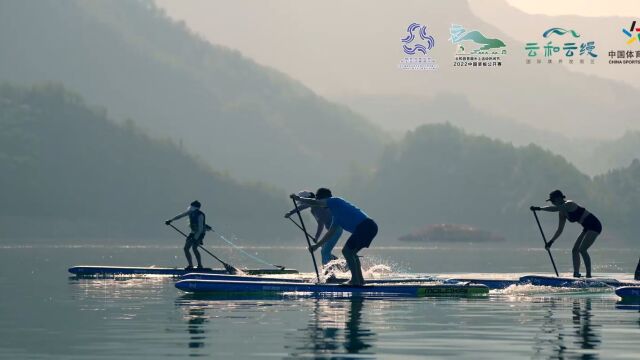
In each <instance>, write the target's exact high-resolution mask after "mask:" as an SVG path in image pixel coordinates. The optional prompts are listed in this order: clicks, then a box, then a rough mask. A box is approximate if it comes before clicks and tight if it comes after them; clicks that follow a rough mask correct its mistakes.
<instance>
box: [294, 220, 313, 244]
mask: <svg viewBox="0 0 640 360" xmlns="http://www.w3.org/2000/svg"><path fill="white" fill-rule="evenodd" d="M287 219H289V220H291V222H292V223H294V224H295V225H296V226H297V227H298V229H300V230H302V231H304V232H305V233H307V232H306V231H305V230H304V229H303V228H302V226H300V225H299V224H298V223H297V222H296V221H295V220H293V219H292V218H290V217H289V218H287ZM307 236H308V237H309V238H311V240H313V242H314V243H317V242H318V239H316V238H315V237H313V236H311V235H309V233H307Z"/></svg>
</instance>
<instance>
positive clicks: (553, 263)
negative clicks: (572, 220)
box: [531, 209, 560, 277]
mask: <svg viewBox="0 0 640 360" xmlns="http://www.w3.org/2000/svg"><path fill="white" fill-rule="evenodd" d="M531 211H532V212H533V216H535V218H536V223H538V229H540V234H541V235H542V241H544V248H545V249H546V250H547V253H549V259H551V264H552V265H553V270H554V271H555V272H556V276H557V277H560V275H559V274H558V269H557V268H556V262H555V261H553V255H551V249H549V248H548V247H547V237H546V236H544V231H543V230H542V225H540V220H538V214H537V213H536V211H535V210H533V209H531Z"/></svg>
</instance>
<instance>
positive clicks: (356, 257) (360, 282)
mask: <svg viewBox="0 0 640 360" xmlns="http://www.w3.org/2000/svg"><path fill="white" fill-rule="evenodd" d="M353 257H354V259H355V262H356V269H357V271H356V272H357V273H358V284H360V285H364V276H363V275H362V265H361V264H360V257H359V256H358V254H357V253H356V254H354V255H353Z"/></svg>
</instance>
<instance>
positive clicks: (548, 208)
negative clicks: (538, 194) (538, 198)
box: [540, 205, 560, 212]
mask: <svg viewBox="0 0 640 360" xmlns="http://www.w3.org/2000/svg"><path fill="white" fill-rule="evenodd" d="M540 211H547V212H558V211H560V208H558V207H557V206H555V205H550V206H543V207H541V208H540Z"/></svg>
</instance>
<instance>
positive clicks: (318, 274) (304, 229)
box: [291, 196, 320, 282]
mask: <svg viewBox="0 0 640 360" xmlns="http://www.w3.org/2000/svg"><path fill="white" fill-rule="evenodd" d="M291 200H292V201H293V208H294V209H296V213H298V220H300V224H301V225H302V231H304V237H305V239H307V245H308V246H309V247H311V241H310V240H309V236H310V235H309V233H307V228H306V227H305V226H304V221H302V215H300V210H298V203H297V202H296V199H295V198H294V197H293V196H292V197H291ZM294 222H295V221H294ZM296 225H298V224H296ZM309 253H310V254H311V259H312V260H313V268H314V270H315V271H316V277H317V278H318V282H320V273H319V272H318V264H316V257H315V256H314V255H313V251H311V249H309Z"/></svg>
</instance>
